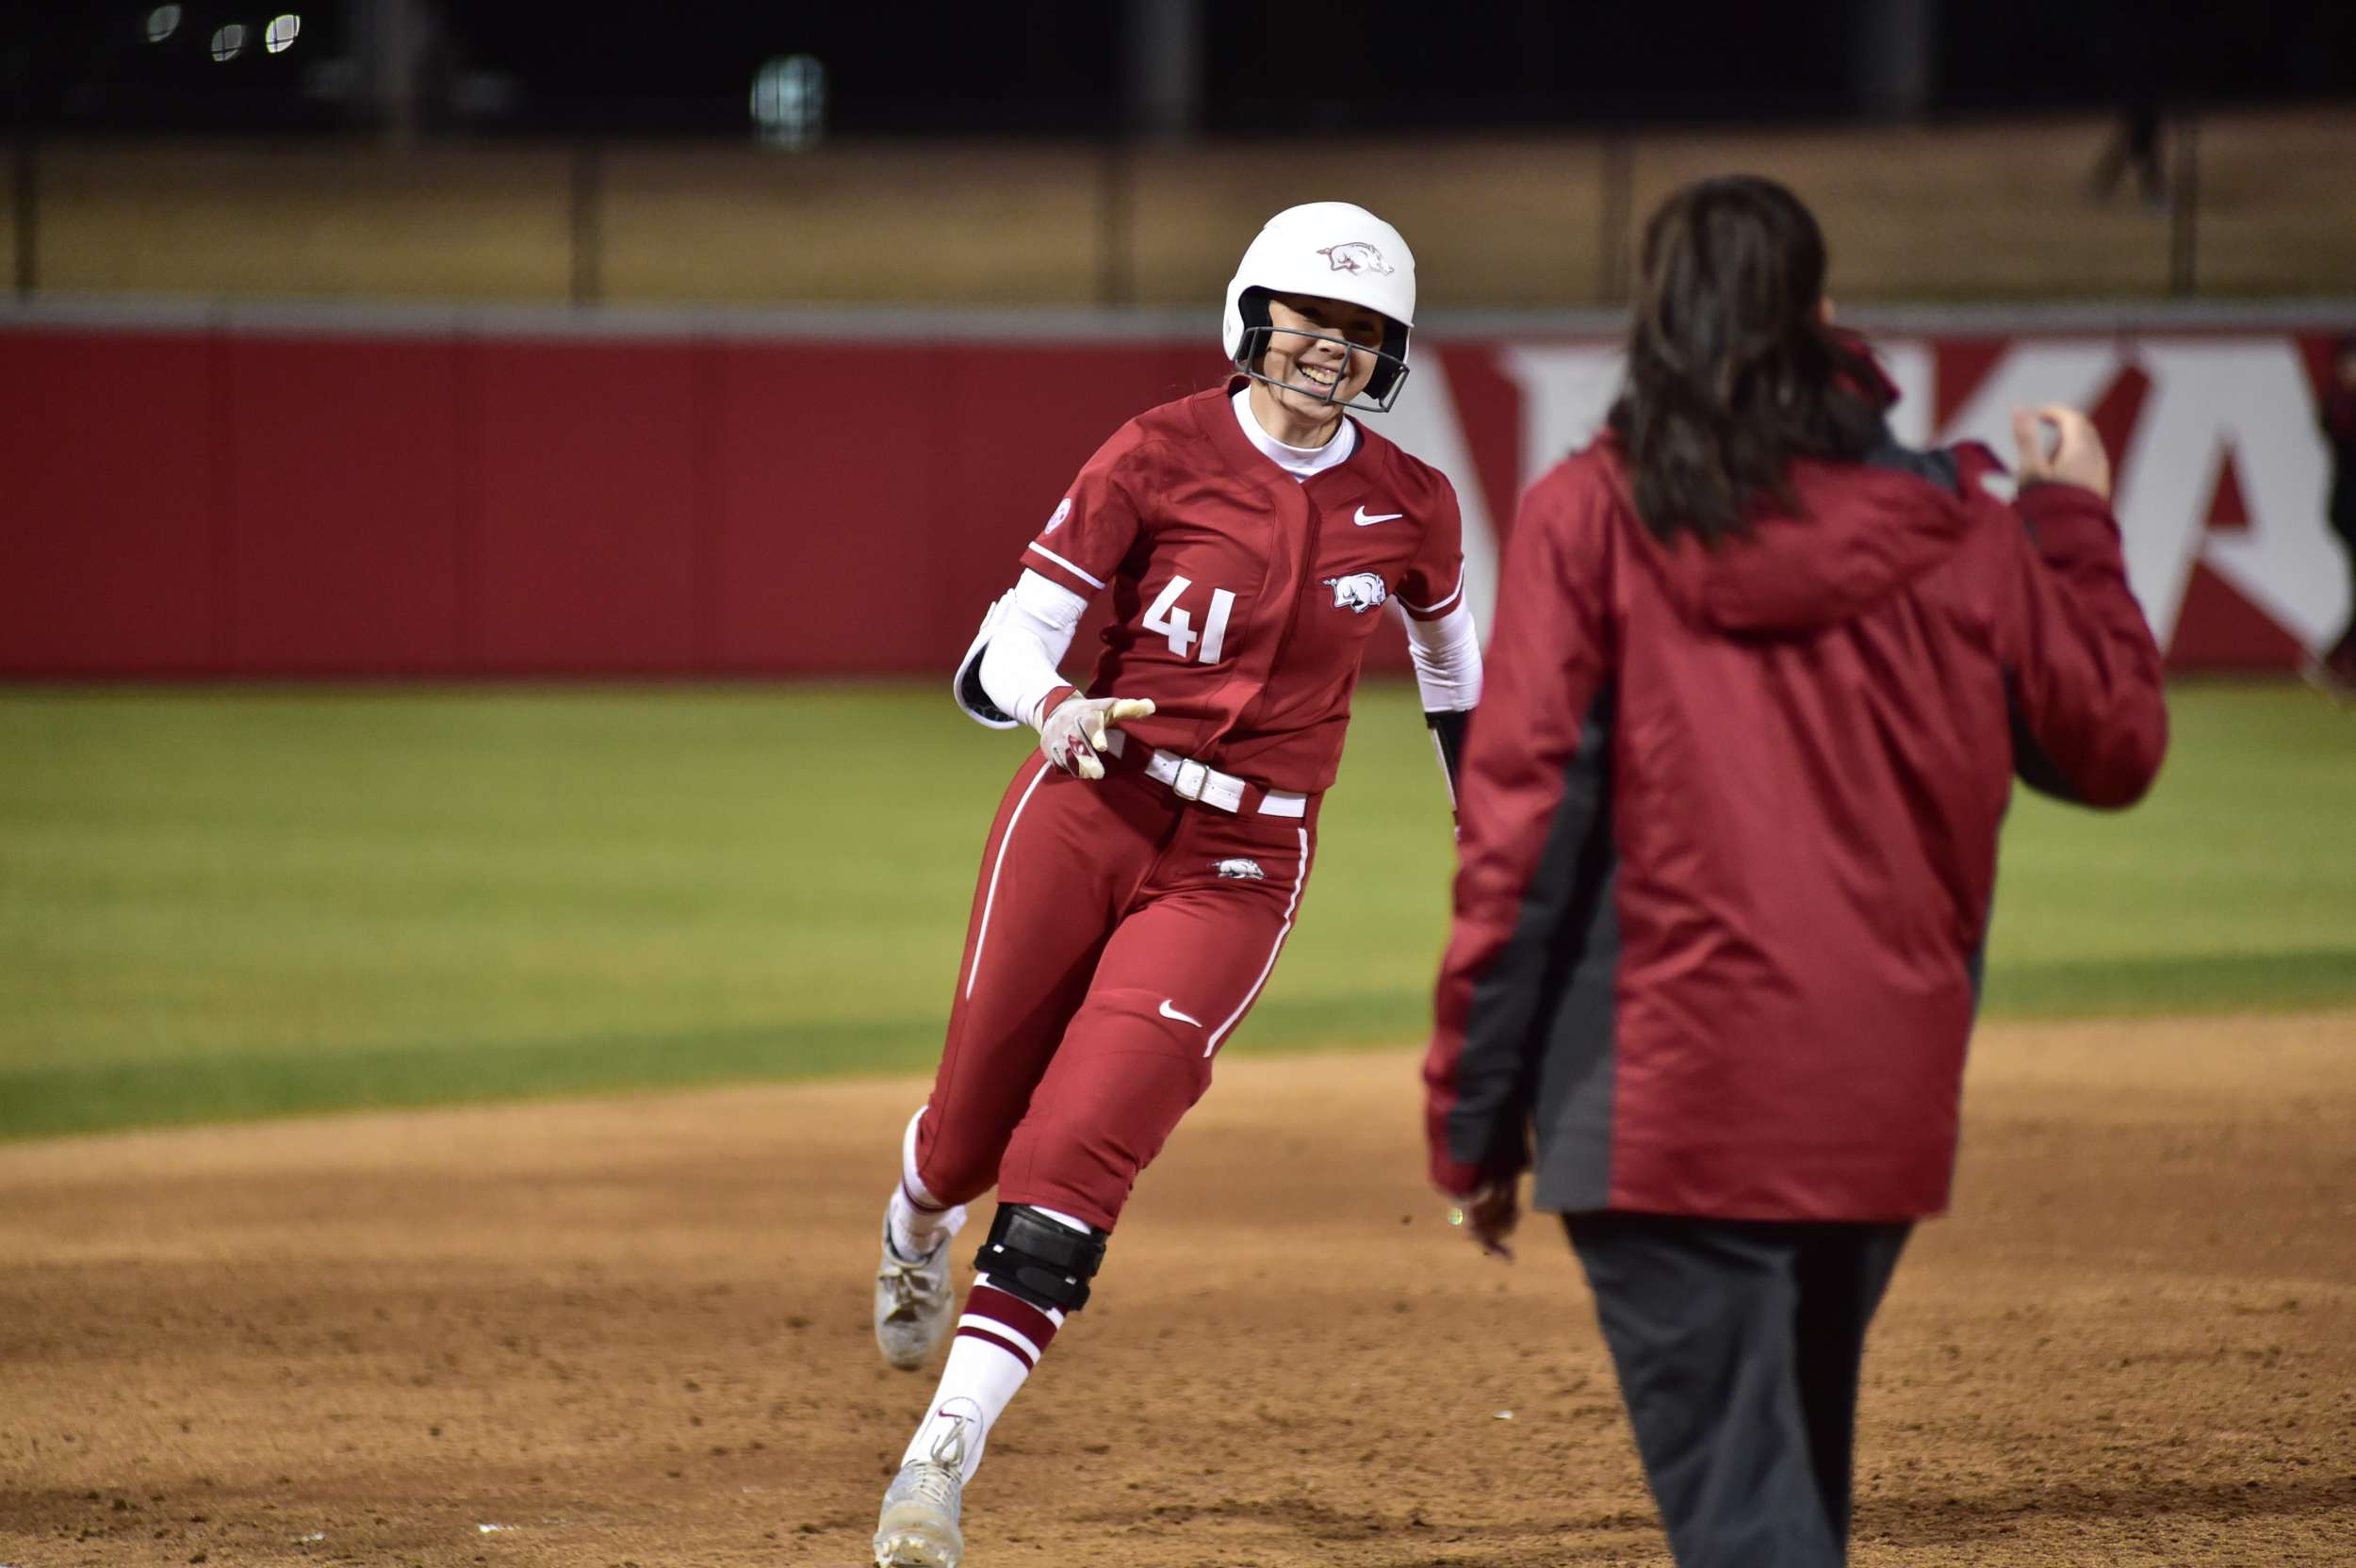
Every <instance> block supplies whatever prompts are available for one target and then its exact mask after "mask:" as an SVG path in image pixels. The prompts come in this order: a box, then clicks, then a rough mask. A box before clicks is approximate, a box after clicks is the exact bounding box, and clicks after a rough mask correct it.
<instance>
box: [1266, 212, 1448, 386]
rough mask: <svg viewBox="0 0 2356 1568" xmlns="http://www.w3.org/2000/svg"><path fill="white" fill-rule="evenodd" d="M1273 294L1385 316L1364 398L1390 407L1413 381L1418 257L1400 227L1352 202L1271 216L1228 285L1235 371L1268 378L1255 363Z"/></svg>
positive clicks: (1267, 329) (1267, 330)
mask: <svg viewBox="0 0 2356 1568" xmlns="http://www.w3.org/2000/svg"><path fill="white" fill-rule="evenodd" d="M1271 294H1312V295H1316V296H1317V297H1319V298H1321V299H1327V300H1343V301H1347V302H1350V304H1354V305H1364V306H1366V308H1367V309H1368V310H1371V311H1375V312H1377V313H1378V314H1380V315H1381V316H1382V317H1383V320H1384V322H1385V323H1387V324H1386V325H1385V327H1384V328H1383V347H1382V348H1381V349H1379V350H1377V351H1376V353H1375V366H1374V374H1373V375H1372V376H1370V377H1368V378H1367V381H1366V397H1367V398H1368V399H1370V400H1371V401H1370V402H1366V403H1352V404H1350V406H1351V407H1353V408H1362V409H1366V410H1367V411H1369V412H1376V413H1379V412H1381V411H1383V410H1384V409H1387V408H1389V407H1390V406H1391V403H1392V401H1393V400H1395V399H1397V398H1398V396H1399V384H1401V383H1402V382H1404V381H1405V380H1406V379H1407V335H1408V333H1409V331H1410V330H1411V329H1412V328H1413V327H1414V326H1415V253H1414V252H1413V251H1410V250H1409V249H1408V248H1407V241H1406V240H1405V239H1403V238H1402V237H1400V236H1399V231H1398V230H1397V229H1395V228H1393V227H1391V226H1390V225H1389V224H1388V223H1385V222H1384V221H1383V220H1381V219H1380V218H1377V217H1376V216H1375V215H1374V214H1372V213H1370V212H1368V211H1367V210H1366V208H1364V207H1361V206H1353V205H1351V204H1350V203H1348V202H1310V203H1306V204H1303V205H1301V206H1297V207H1286V208H1285V209H1284V211H1282V212H1280V213H1278V214H1277V215H1276V216H1275V217H1273V218H1271V219H1269V220H1268V223H1267V225H1266V226H1265V227H1263V228H1262V229H1261V230H1260V232H1259V235H1258V236H1257V237H1255V238H1254V239H1253V240H1252V243H1251V245H1250V246H1248V247H1246V249H1245V251H1244V253H1243V260H1241V261H1240V262H1238V263H1236V264H1235V276H1234V277H1233V278H1231V279H1229V280H1228V284H1227V314H1226V318H1225V320H1224V322H1223V330H1222V332H1221V335H1220V341H1221V342H1222V343H1223V344H1224V345H1225V346H1226V349H1227V357H1228V358H1229V359H1231V360H1233V361H1235V368H1237V369H1238V370H1241V371H1242V372H1243V373H1244V374H1245V375H1248V376H1252V377H1253V378H1254V379H1259V380H1265V379H1266V378H1265V377H1261V376H1260V374H1259V370H1258V368H1257V367H1258V365H1259V360H1260V351H1261V350H1263V349H1265V348H1266V347H1267V346H1268V332H1269V330H1270V329H1269V326H1268V296H1269V295H1271Z"/></svg>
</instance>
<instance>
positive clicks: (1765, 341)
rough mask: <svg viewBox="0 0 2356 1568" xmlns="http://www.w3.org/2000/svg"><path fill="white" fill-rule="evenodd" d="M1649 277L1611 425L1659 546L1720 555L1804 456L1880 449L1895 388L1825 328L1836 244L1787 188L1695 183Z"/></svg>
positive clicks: (1656, 245) (1648, 244) (1654, 238)
mask: <svg viewBox="0 0 2356 1568" xmlns="http://www.w3.org/2000/svg"><path fill="white" fill-rule="evenodd" d="M1642 270H1643V275H1642V279H1641V282H1640V284H1639V290H1640V292H1639V294H1638V298H1637V301H1636V305H1635V316H1634V319H1633V321H1632V322H1631V323H1630V325H1629V330H1628V383H1627V386H1626V388H1625V389H1624V390H1623V391H1622V393H1621V395H1620V398H1619V400H1618V401H1617V402H1616V403H1614V404H1613V405H1612V414H1611V421H1610V422H1611V429H1612V433H1613V434H1614V435H1615V436H1617V437H1618V438H1619V442H1620V445H1621V448H1622V449H1623V452H1624V453H1625V456H1626V458H1627V463H1628V474H1629V477H1630V480H1631V488H1632V490H1633V491H1634V493H1635V499H1636V510H1637V514H1638V515H1639V516H1641V517H1642V518H1643V519H1644V526H1645V528H1646V529H1648V530H1650V531H1651V532H1652V533H1653V535H1654V536H1655V537H1656V538H1659V539H1661V540H1662V541H1663V542H1674V541H1675V539H1676V537H1677V535H1678V534H1679V533H1681V532H1683V533H1692V534H1693V535H1695V536H1696V537H1698V538H1699V539H1700V540H1701V541H1702V543H1703V544H1704V545H1706V546H1710V547H1715V546H1716V545H1718V544H1719V543H1720V542H1721V541H1723V540H1725V539H1726V538H1727V537H1728V536H1729V535H1739V534H1742V533H1744V532H1747V531H1748V530H1749V524H1748V522H1747V521H1746V520H1745V516H1744V514H1745V512H1746V511H1747V510H1748V508H1749V507H1750V505H1751V504H1752V502H1753V501H1754V500H1755V499H1757V498H1759V497H1760V496H1762V495H1764V496H1771V497H1774V498H1776V499H1778V500H1780V501H1782V502H1783V503H1785V504H1787V505H1789V504H1791V500H1792V497H1791V492H1790V490H1789V489H1788V487H1787V484H1786V480H1785V469H1786V467H1787V466H1788V465H1789V464H1790V463H1791V461H1792V459H1793V458H1794V457H1802V456H1806V457H1820V458H1835V459H1855V458H1857V457H1861V456H1863V455H1864V454H1865V453H1866V452H1867V451H1869V450H1871V449H1873V447H1874V446H1875V445H1876V444H1877V443H1878V442H1879V440H1880V438H1881V433H1882V415H1883V413H1884V411H1885V410H1887V409H1888V408H1889V406H1890V402H1891V400H1892V393H1891V391H1890V387H1889V384H1888V383H1886V382H1885V381H1884V380H1883V379H1882V376H1881V373H1880V371H1879V370H1878V369H1877V368H1875V367H1874V365H1873V359H1872V356H1871V355H1869V354H1868V353H1867V352H1866V351H1865V348H1864V346H1863V345H1862V344H1860V343H1858V342H1857V340H1856V339H1854V338H1852V337H1850V336H1848V335H1845V334H1842V333H1839V332H1836V331H1834V330H1833V329H1832V328H1831V327H1830V326H1829V325H1827V324H1826V322H1825V321H1824V315H1823V299H1824V235H1823V232H1822V231H1821V230H1819V229H1818V228H1817V226H1816V220H1815V218H1814V217H1813V216H1812V215H1811V214H1810V213H1809V212H1808V208H1807V207H1806V206H1804V205H1802V204H1801V203H1800V200H1799V198H1798V197H1796V196H1794V195H1792V192H1791V191H1789V190H1787V189H1785V188H1783V187H1782V186H1780V185H1777V184H1775V182H1774V181H1773V180H1767V179H1761V178H1759V176H1757V175H1752V174H1732V175H1726V176H1722V177H1719V178H1716V179H1709V180H1703V181H1700V182H1699V183H1697V184H1694V185H1690V186H1687V187H1686V188H1684V189H1682V190H1679V191H1678V192H1677V193H1676V194H1675V195H1673V196H1671V197H1670V198H1669V199H1668V200H1667V201H1666V202H1664V203H1662V204H1661V209H1660V210H1659V211H1657V212H1655V213H1654V214H1653V216H1652V221H1650V222H1648V223H1647V224H1645V226H1644V251H1643V255H1642Z"/></svg>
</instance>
